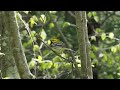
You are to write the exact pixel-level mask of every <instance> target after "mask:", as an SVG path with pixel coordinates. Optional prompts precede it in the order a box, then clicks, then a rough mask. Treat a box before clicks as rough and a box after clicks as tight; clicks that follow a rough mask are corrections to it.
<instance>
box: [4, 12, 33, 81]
mask: <svg viewBox="0 0 120 90" xmlns="http://www.w3.org/2000/svg"><path fill="white" fill-rule="evenodd" d="M2 13H3V17H2V18H3V20H4V23H3V28H5V30H6V33H7V34H9V37H10V42H9V40H8V39H7V38H6V37H4V38H6V40H8V42H6V43H10V45H11V49H10V50H8V52H9V54H10V53H11V54H10V56H11V58H12V57H14V60H15V63H16V66H17V70H18V72H19V75H20V78H21V79H30V78H33V76H32V74H31V72H30V70H29V68H28V65H27V60H26V57H25V54H24V51H23V47H22V42H21V39H20V33H19V30H18V29H19V27H18V25H17V22H16V12H14V11H6V12H5V11H3V12H2ZM4 38H3V39H4ZM2 44H3V43H2ZM2 48H3V47H2ZM4 48H7V47H6V45H4ZM10 56H9V57H10ZM5 57H7V56H5ZM9 57H8V58H9ZM8 58H7V59H6V60H8ZM5 62H6V61H5ZM9 63H10V62H9Z"/></svg>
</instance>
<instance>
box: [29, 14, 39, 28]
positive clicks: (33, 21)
mask: <svg viewBox="0 0 120 90" xmlns="http://www.w3.org/2000/svg"><path fill="white" fill-rule="evenodd" d="M37 21H38V19H37V17H36V16H33V17H31V18H30V20H29V22H30V26H31V27H33V26H34V24H37V23H36V22H37Z"/></svg>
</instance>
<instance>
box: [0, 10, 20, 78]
mask: <svg viewBox="0 0 120 90" xmlns="http://www.w3.org/2000/svg"><path fill="white" fill-rule="evenodd" d="M8 26H9V25H8V22H7V17H6V14H5V12H4V11H1V12H0V32H1V42H0V43H1V52H3V53H4V54H5V55H4V56H3V55H2V56H0V68H1V78H9V79H19V78H20V76H19V74H18V71H17V68H16V64H15V59H14V57H13V54H12V47H11V44H12V39H11V35H10V33H9V31H10V30H9V28H8Z"/></svg>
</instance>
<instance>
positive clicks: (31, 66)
mask: <svg viewBox="0 0 120 90" xmlns="http://www.w3.org/2000/svg"><path fill="white" fill-rule="evenodd" d="M35 63H36V62H35V61H34V60H31V61H30V62H29V68H30V69H33V68H34V66H35Z"/></svg>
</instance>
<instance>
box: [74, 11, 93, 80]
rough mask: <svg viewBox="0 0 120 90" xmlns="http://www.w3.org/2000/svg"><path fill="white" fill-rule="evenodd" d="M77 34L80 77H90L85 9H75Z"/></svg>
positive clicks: (90, 68)
mask: <svg viewBox="0 0 120 90" xmlns="http://www.w3.org/2000/svg"><path fill="white" fill-rule="evenodd" d="M75 16H76V27H77V29H76V30H77V36H78V43H79V50H80V58H81V72H82V79H92V77H93V75H92V67H91V58H90V43H89V40H88V31H87V19H86V12H85V11H75Z"/></svg>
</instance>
